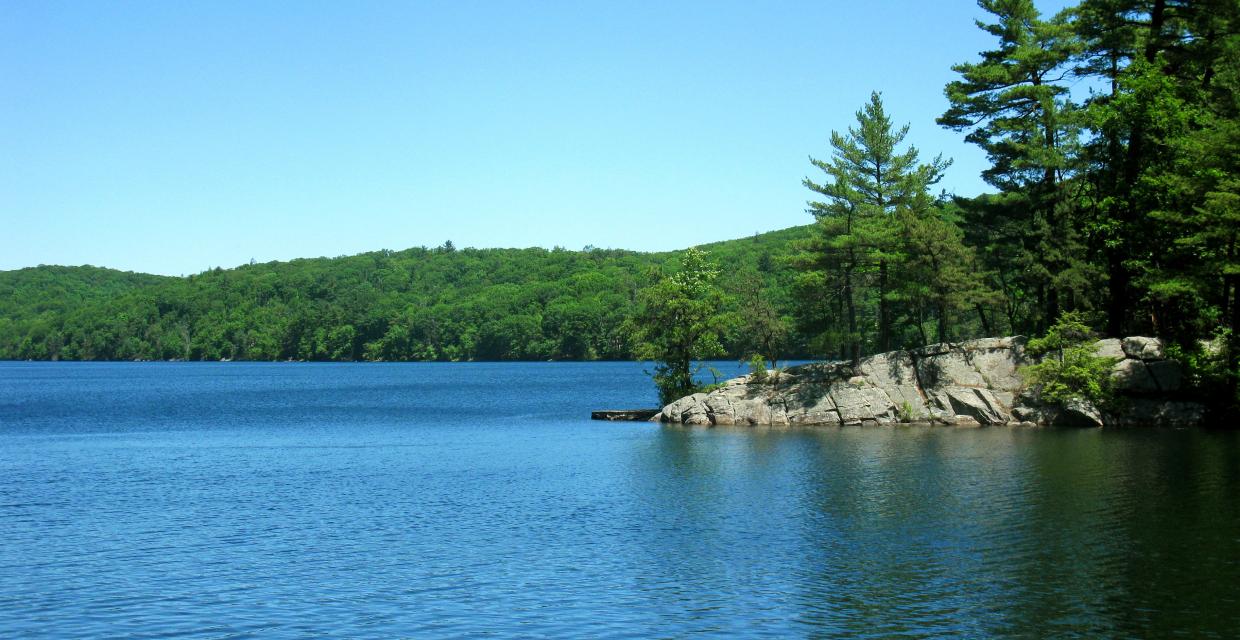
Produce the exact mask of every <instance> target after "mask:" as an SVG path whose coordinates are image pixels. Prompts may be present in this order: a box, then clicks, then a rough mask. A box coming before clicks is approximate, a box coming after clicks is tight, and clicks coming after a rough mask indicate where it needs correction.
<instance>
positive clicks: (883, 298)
mask: <svg viewBox="0 0 1240 640" xmlns="http://www.w3.org/2000/svg"><path fill="white" fill-rule="evenodd" d="M878 350H879V352H880V353H887V352H888V351H891V309H890V307H888V303H887V261H886V260H880V261H879V262H878Z"/></svg>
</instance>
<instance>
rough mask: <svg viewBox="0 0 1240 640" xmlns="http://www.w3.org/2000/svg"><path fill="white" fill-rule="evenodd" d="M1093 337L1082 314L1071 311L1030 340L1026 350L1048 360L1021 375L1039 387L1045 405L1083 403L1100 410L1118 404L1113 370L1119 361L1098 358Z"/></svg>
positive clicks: (1029, 367)
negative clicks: (1038, 336)
mask: <svg viewBox="0 0 1240 640" xmlns="http://www.w3.org/2000/svg"><path fill="white" fill-rule="evenodd" d="M1093 338H1094V336H1093V334H1092V332H1091V331H1090V329H1089V327H1088V326H1086V325H1085V323H1084V321H1083V320H1082V318H1081V316H1080V314H1078V313H1072V312H1069V313H1065V314H1063V315H1062V316H1061V317H1060V319H1059V321H1058V322H1056V323H1055V325H1054V326H1052V327H1051V328H1050V329H1049V330H1048V331H1047V333H1046V335H1045V336H1043V337H1041V338H1034V339H1032V340H1030V341H1029V344H1028V345H1026V347H1025V349H1026V351H1027V352H1028V353H1029V354H1030V355H1034V356H1044V357H1043V359H1042V361H1041V362H1039V363H1038V364H1034V365H1029V366H1027V367H1023V368H1022V369H1021V373H1022V374H1023V375H1024V378H1025V380H1026V381H1027V382H1028V383H1030V384H1032V385H1035V386H1037V387H1038V394H1039V398H1040V399H1041V400H1042V401H1043V402H1047V403H1051V404H1058V405H1061V406H1062V405H1065V404H1068V403H1071V402H1081V401H1084V402H1089V403H1091V404H1093V405H1094V406H1097V407H1108V406H1113V405H1114V404H1115V386H1114V384H1115V383H1114V378H1113V377H1112V375H1111V369H1112V367H1113V366H1114V365H1115V363H1116V362H1117V360H1116V359H1115V358H1106V357H1102V356H1099V355H1097V354H1096V351H1095V349H1094V346H1093V344H1092V342H1093Z"/></svg>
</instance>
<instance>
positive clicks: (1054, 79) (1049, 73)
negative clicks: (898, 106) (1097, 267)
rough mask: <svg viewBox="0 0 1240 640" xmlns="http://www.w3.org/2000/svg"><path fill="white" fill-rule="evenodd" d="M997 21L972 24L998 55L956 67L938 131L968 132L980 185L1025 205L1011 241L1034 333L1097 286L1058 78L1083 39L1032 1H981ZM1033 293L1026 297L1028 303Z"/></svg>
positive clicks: (1071, 121)
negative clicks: (1032, 305) (1032, 303)
mask: <svg viewBox="0 0 1240 640" xmlns="http://www.w3.org/2000/svg"><path fill="white" fill-rule="evenodd" d="M978 4H979V5H980V6H981V7H982V8H983V9H985V10H986V11H988V12H990V13H991V14H992V15H994V16H995V22H994V23H984V22H980V21H979V22H978V26H979V27H980V28H981V29H982V30H984V31H986V32H987V33H990V34H991V35H993V36H995V37H996V38H997V39H998V41H999V42H998V47H997V48H996V49H994V50H992V51H986V52H983V53H982V54H981V58H982V59H981V61H980V62H977V63H972V62H969V63H963V64H958V65H955V66H954V67H952V68H953V70H955V71H956V72H957V73H959V74H960V76H961V79H960V80H956V81H953V82H951V83H949V84H948V85H947V88H946V94H947V98H948V101H949V102H950V107H949V108H948V110H947V111H946V112H945V113H944V114H943V115H942V116H941V117H940V118H939V124H941V125H943V126H946V127H948V128H950V129H953V130H956V131H966V132H968V133H967V135H966V137H965V139H966V140H968V141H969V142H973V143H975V144H977V145H979V146H980V147H982V148H983V149H984V150H985V151H986V153H987V155H988V157H989V158H990V161H991V167H990V168H989V169H987V170H985V171H983V172H982V176H983V178H985V179H986V181H987V182H989V183H990V184H992V185H994V186H996V187H998V188H999V189H1000V190H1002V191H1004V192H1009V193H1019V194H1022V196H1023V197H1024V199H1025V202H1024V203H1023V204H1022V206H1019V207H1012V208H1009V209H1007V211H1008V212H1009V213H1012V214H1015V215H1019V216H1021V218H1022V219H1020V220H1019V221H1017V222H1016V224H1015V225H1014V227H1015V228H1019V229H1023V230H1024V233H1023V234H1022V237H1019V238H1011V241H1013V242H1014V243H1015V245H1016V246H1015V247H1013V249H1014V250H1015V251H1017V252H1019V254H1021V255H1019V256H1018V257H1017V258H1016V259H1017V260H1019V261H1021V262H1024V263H1026V264H1027V265H1028V267H1029V268H1027V269H1026V270H1024V272H1023V273H1022V280H1023V282H1022V283H1021V285H1022V287H1023V288H1027V289H1030V290H1031V292H1032V294H1033V296H1034V297H1035V298H1036V299H1037V300H1038V303H1039V304H1038V307H1039V308H1040V309H1039V312H1038V314H1037V316H1035V318H1033V319H1032V320H1033V324H1034V325H1035V327H1034V328H1042V327H1045V326H1046V325H1047V324H1048V323H1049V322H1051V321H1053V320H1054V319H1055V318H1056V317H1057V316H1058V315H1059V312H1060V310H1061V308H1063V306H1064V305H1065V303H1066V304H1067V306H1076V305H1078V304H1085V303H1086V302H1087V300H1088V299H1089V298H1088V289H1089V287H1090V284H1091V281H1092V280H1093V278H1092V274H1091V273H1090V272H1089V265H1088V264H1087V263H1085V262H1084V260H1083V259H1084V258H1085V246H1084V244H1083V242H1082V239H1081V237H1080V226H1079V220H1078V219H1077V218H1078V215H1077V212H1076V211H1075V202H1076V200H1075V198H1074V195H1075V185H1072V184H1071V183H1069V182H1068V179H1069V178H1070V177H1071V176H1072V173H1073V169H1074V163H1075V160H1076V156H1077V149H1078V139H1079V122H1078V120H1079V114H1078V113H1077V110H1076V109H1075V108H1074V105H1073V104H1072V103H1071V101H1070V100H1069V99H1068V89H1067V86H1066V84H1065V83H1064V79H1065V77H1066V76H1067V74H1068V73H1069V71H1070V67H1069V65H1068V62H1069V60H1070V59H1071V57H1072V56H1073V55H1075V54H1076V53H1077V51H1078V50H1079V41H1078V39H1077V38H1076V35H1075V33H1074V31H1073V27H1072V25H1071V23H1070V22H1069V19H1068V14H1066V13H1064V14H1060V15H1057V16H1055V17H1054V18H1052V19H1050V20H1043V19H1042V18H1041V14H1040V13H1039V12H1038V10H1037V9H1036V8H1035V7H1034V5H1033V2H1032V0H980V1H979V2H978ZM1028 294H1029V292H1022V295H1028Z"/></svg>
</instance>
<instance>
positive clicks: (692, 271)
mask: <svg viewBox="0 0 1240 640" xmlns="http://www.w3.org/2000/svg"><path fill="white" fill-rule="evenodd" d="M718 277H719V269H718V267H716V266H715V265H714V264H712V263H711V262H710V261H709V260H708V257H707V254H706V252H704V251H701V250H699V249H696V248H693V249H689V250H687V251H685V254H684V256H683V257H682V258H681V261H680V270H679V271H677V272H676V273H675V274H673V275H671V276H664V275H662V274H657V275H656V276H655V281H654V283H653V284H651V285H650V286H648V287H646V288H645V289H642V290H641V291H639V292H638V294H637V309H636V311H635V312H634V314H633V316H632V318H631V319H630V320H629V328H630V333H631V336H632V339H633V342H634V353H635V354H636V356H637V357H638V358H639V359H641V360H653V361H654V362H655V363H656V364H655V368H654V373H653V376H654V383H655V386H656V387H658V389H659V402H661V403H663V404H668V403H671V402H673V401H675V400H677V399H679V398H682V397H684V396H687V395H690V394H692V393H696V392H697V391H699V390H700V387H699V386H698V385H697V383H696V382H694V380H693V374H694V373H696V372H697V368H695V367H694V364H693V363H694V361H695V360H703V359H707V358H714V357H718V356H721V355H724V353H725V351H724V349H723V345H722V344H721V342H720V338H721V336H722V335H723V334H724V332H725V331H726V329H727V326H728V324H729V316H727V315H726V314H723V313H721V312H720V309H722V308H723V305H724V294H723V290H722V289H720V288H719V286H718V285H717V284H716V279H717V278H718Z"/></svg>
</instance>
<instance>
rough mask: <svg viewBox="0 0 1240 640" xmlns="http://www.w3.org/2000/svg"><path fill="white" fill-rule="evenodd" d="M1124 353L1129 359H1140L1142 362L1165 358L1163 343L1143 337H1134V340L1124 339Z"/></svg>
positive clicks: (1156, 339)
mask: <svg viewBox="0 0 1240 640" xmlns="http://www.w3.org/2000/svg"><path fill="white" fill-rule="evenodd" d="M1123 344H1124V353H1125V354H1126V355H1127V356H1128V357H1129V358H1138V359H1141V360H1161V359H1162V358H1163V357H1164V356H1163V343H1162V340H1159V339H1158V338H1146V337H1143V336H1134V337H1132V338H1124V343H1123Z"/></svg>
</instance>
